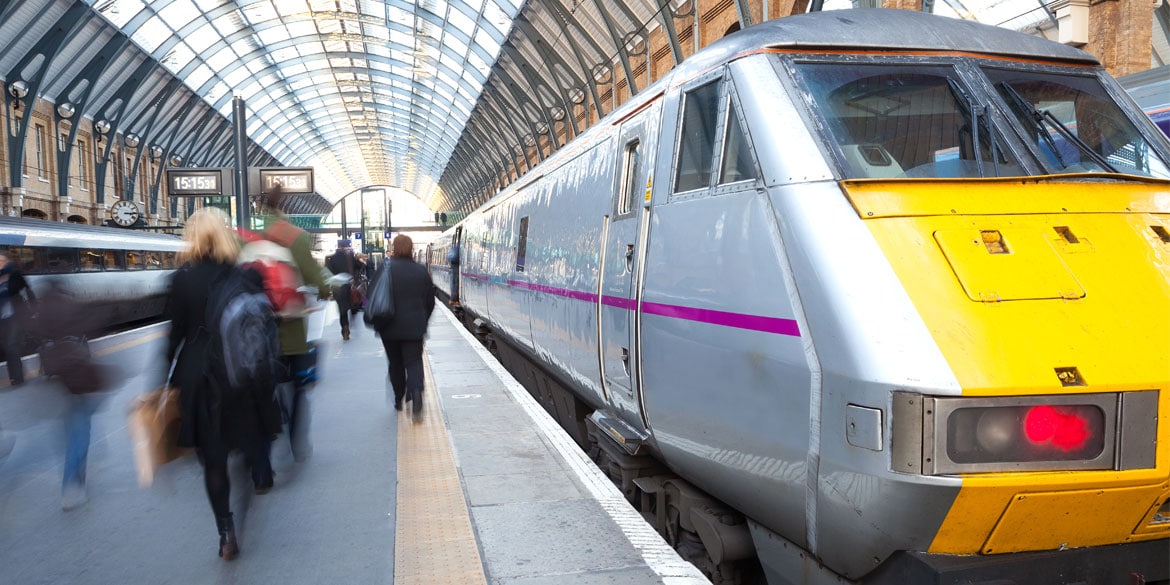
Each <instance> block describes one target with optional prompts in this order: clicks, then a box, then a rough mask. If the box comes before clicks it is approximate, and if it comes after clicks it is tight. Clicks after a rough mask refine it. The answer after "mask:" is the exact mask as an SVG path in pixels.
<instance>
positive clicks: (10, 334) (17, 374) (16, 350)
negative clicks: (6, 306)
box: [0, 315, 24, 384]
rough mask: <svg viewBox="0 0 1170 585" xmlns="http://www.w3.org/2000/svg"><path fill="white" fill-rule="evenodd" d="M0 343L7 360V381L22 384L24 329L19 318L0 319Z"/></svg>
mask: <svg viewBox="0 0 1170 585" xmlns="http://www.w3.org/2000/svg"><path fill="white" fill-rule="evenodd" d="M0 343H2V344H4V359H6V360H8V379H9V380H10V381H11V382H12V383H13V384H21V383H23V382H24V365H23V364H21V363H20V358H21V356H22V355H23V354H24V352H23V349H24V328H23V327H21V326H20V316H19V315H17V316H14V317H8V318H7V319H0Z"/></svg>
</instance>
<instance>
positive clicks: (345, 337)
mask: <svg viewBox="0 0 1170 585" xmlns="http://www.w3.org/2000/svg"><path fill="white" fill-rule="evenodd" d="M341 339H342V340H343V341H349V327H342V328H341Z"/></svg>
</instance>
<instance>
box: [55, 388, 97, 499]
mask: <svg viewBox="0 0 1170 585" xmlns="http://www.w3.org/2000/svg"><path fill="white" fill-rule="evenodd" d="M98 400H99V397H97V396H94V395H92V394H71V395H69V413H68V415H66V417H65V435H66V437H65V475H64V477H62V478H61V488H62V489H65V488H66V487H68V486H69V484H73V485H76V486H84V485H85V463H86V459H87V458H88V456H89V435H90V428H91V423H92V421H93V413H94V412H95V411H96V410H97V407H98Z"/></svg>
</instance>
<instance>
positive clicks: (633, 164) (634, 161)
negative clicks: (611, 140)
mask: <svg viewBox="0 0 1170 585" xmlns="http://www.w3.org/2000/svg"><path fill="white" fill-rule="evenodd" d="M639 144H640V143H639V141H638V139H637V138H635V139H633V140H631V141H629V142H627V143H626V149H625V151H624V152H623V154H622V177H621V181H622V182H621V186H620V188H619V190H618V203H617V209H616V210H615V211H616V213H615V214H614V215H617V216H622V215H629V214H630V211H631V210H632V209H633V201H634V190H635V189H637V188H638V185H637V179H638V165H639V164H640V162H641V154H640V153H641V151H640V150H639V149H638V146H639Z"/></svg>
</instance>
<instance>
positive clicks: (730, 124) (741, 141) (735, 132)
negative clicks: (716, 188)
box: [719, 103, 756, 185]
mask: <svg viewBox="0 0 1170 585" xmlns="http://www.w3.org/2000/svg"><path fill="white" fill-rule="evenodd" d="M726 126H727V130H726V132H725V134H724V136H723V157H722V158H723V165H722V168H721V169H720V170H719V184H720V185H723V184H725V183H735V182H737V181H748V180H752V179H755V178H756V163H755V160H754V157H753V156H752V148H751V146H750V145H749V144H748V140H747V136H746V135H745V134H744V131H743V124H742V123H741V122H740V118H739V108H736V107H734V106H733V105H732V104H730V103H729V104H728V107H727V125H726Z"/></svg>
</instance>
